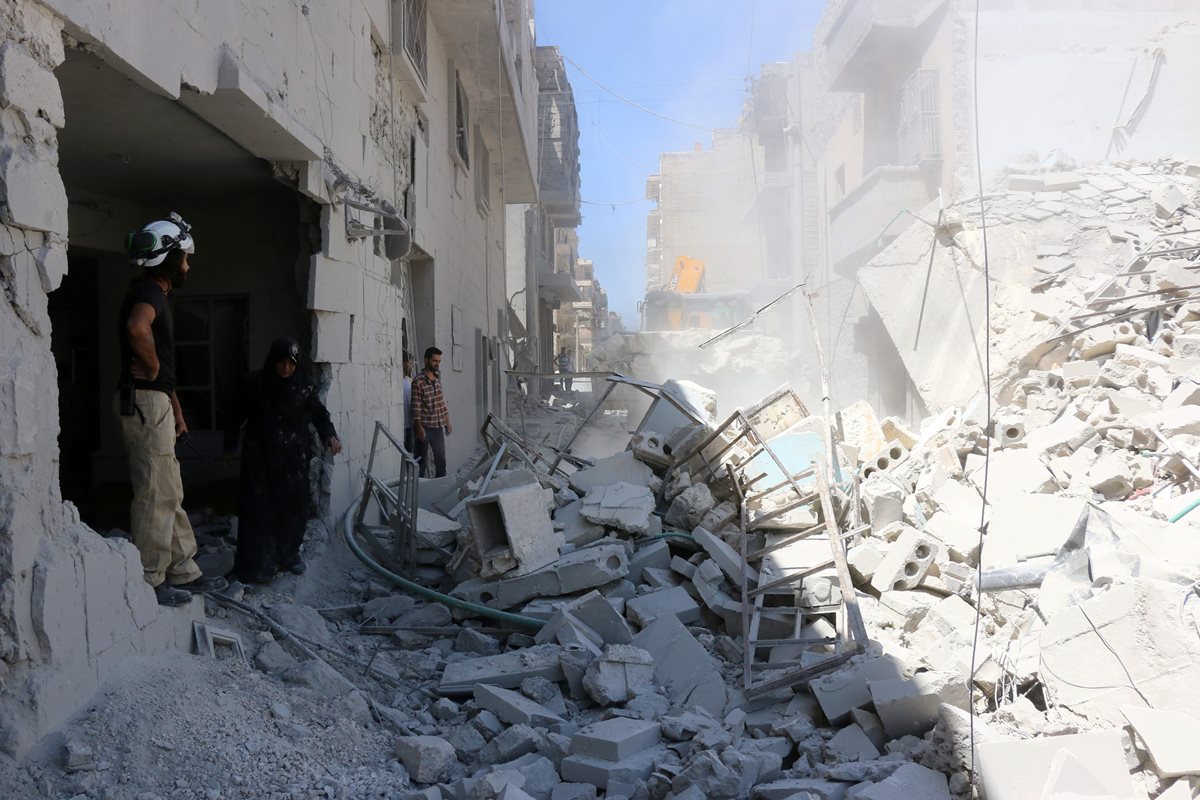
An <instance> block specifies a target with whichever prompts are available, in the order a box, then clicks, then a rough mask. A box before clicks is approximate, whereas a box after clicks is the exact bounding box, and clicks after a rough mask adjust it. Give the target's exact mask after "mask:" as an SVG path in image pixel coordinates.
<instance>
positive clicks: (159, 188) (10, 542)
mask: <svg viewBox="0 0 1200 800" xmlns="http://www.w3.org/2000/svg"><path fill="white" fill-rule="evenodd" d="M0 26H2V27H3V29H4V40H3V43H2V44H0V108H2V109H3V110H4V112H5V113H4V114H2V115H0V150H2V153H3V155H2V156H0V283H2V284H3V287H4V290H5V291H4V297H3V299H2V300H0V337H2V340H3V341H4V343H5V348H4V349H5V352H4V354H3V356H0V486H2V487H3V488H2V489H0V519H2V520H3V525H0V731H2V732H3V740H2V741H0V750H3V751H4V752H5V753H7V754H10V755H15V754H19V753H21V752H22V751H23V750H24V749H25V748H27V747H28V746H29V744H30V743H31V742H32V741H35V740H36V739H37V738H38V737H39V736H40V735H41V733H42V732H44V731H46V730H48V729H49V728H50V727H52V726H54V725H56V724H57V723H59V722H61V721H62V720H63V719H64V718H65V717H66V716H67V715H68V714H70V713H72V712H73V711H74V710H75V708H76V707H77V706H78V704H79V703H80V702H82V701H83V700H84V699H85V698H87V697H88V696H89V695H90V694H91V693H92V692H93V691H94V690H95V688H96V687H97V686H98V685H99V683H100V682H101V681H103V680H104V678H105V677H106V675H108V674H109V673H110V672H111V671H112V670H113V669H114V668H115V667H116V666H117V665H118V664H119V663H120V662H121V661H122V659H124V658H125V657H127V656H131V655H135V654H152V653H156V652H161V651H163V650H167V649H171V648H174V647H187V646H188V644H189V642H190V637H191V633H190V630H191V629H190V622H191V620H192V618H193V615H194V614H196V613H200V614H202V611H196V610H195V609H194V608H193V609H192V610H188V609H184V610H180V611H174V612H172V611H166V610H163V609H160V608H159V607H158V606H157V605H156V604H155V601H154V597H153V594H152V592H151V591H150V589H149V587H147V586H146V585H145V584H144V583H143V582H142V581H141V580H140V577H139V576H140V566H139V564H138V560H137V555H136V552H135V551H134V550H133V548H132V546H130V545H129V544H127V543H125V542H123V541H122V540H120V539H116V538H104V537H101V536H100V535H98V534H97V533H95V532H94V529H105V528H106V527H108V526H110V525H112V526H115V525H117V524H119V523H118V520H119V510H120V508H121V506H122V502H123V501H122V498H123V496H124V497H127V492H128V489H127V487H126V488H125V489H122V482H123V481H124V480H125V477H124V476H125V469H124V464H123V455H122V453H121V446H120V442H119V436H118V431H117V426H116V420H115V419H114V418H113V416H112V413H111V406H112V400H111V398H112V396H113V393H114V389H115V382H116V376H117V354H116V342H115V341H114V338H115V337H114V336H113V334H112V331H113V330H114V329H115V326H116V319H115V317H116V313H117V305H118V303H119V300H120V296H121V293H122V291H123V288H124V286H125V285H126V284H127V283H128V280H129V278H130V277H131V270H130V267H129V266H128V264H127V261H126V258H125V255H124V253H123V251H122V247H123V238H124V235H125V233H126V232H127V231H130V230H134V229H136V228H137V227H138V226H140V225H141V224H142V223H144V222H146V221H148V220H151V219H154V218H157V217H161V216H163V215H165V214H167V213H168V212H170V211H177V212H179V213H180V214H182V215H183V216H184V217H185V218H186V219H187V220H188V221H189V222H191V223H192V225H193V226H194V229H193V233H194V235H195V238H196V242H197V249H196V253H195V256H194V258H193V260H192V263H193V268H192V271H191V273H190V276H189V280H188V284H187V286H186V288H185V289H183V290H181V291H180V292H178V296H177V297H175V309H176V310H175V317H176V320H177V322H176V326H177V339H178V355H179V370H178V371H179V377H180V389H179V395H180V399H181V402H182V403H183V405H184V408H185V413H186V415H187V417H188V419H189V424H190V427H191V430H192V439H193V443H194V447H195V449H196V451H197V452H198V455H195V456H184V457H182V458H181V460H182V461H183V474H184V480H185V491H187V492H188V493H189V494H190V495H191V496H193V497H200V496H205V491H206V487H211V486H216V487H219V485H220V483H221V481H222V480H227V479H228V478H230V477H231V476H230V475H229V474H228V473H226V472H224V471H223V467H222V466H221V465H220V463H219V460H217V461H216V462H214V461H213V458H214V457H215V456H217V455H219V452H220V448H221V444H220V440H221V435H222V431H223V429H224V428H225V427H226V426H227V425H228V419H229V418H228V410H227V407H228V403H229V400H230V393H231V392H233V391H234V390H235V389H236V386H237V382H238V380H239V378H240V375H241V374H242V373H243V372H244V371H245V370H246V369H248V368H256V367H257V366H259V365H260V364H261V362H262V359H263V357H264V355H265V352H266V348H267V345H268V344H269V342H270V341H271V340H272V339H274V338H275V337H277V336H281V335H293V336H296V337H297V338H299V339H300V341H301V342H302V343H303V346H304V348H305V350H306V351H308V352H309V353H310V354H311V356H312V360H313V362H314V366H315V368H316V373H317V376H318V378H319V381H320V383H321V392H322V396H323V398H324V400H325V403H326V405H327V406H328V407H329V409H330V411H331V412H332V414H333V418H334V423H335V424H336V426H337V428H338V431H339V434H340V436H341V438H342V440H343V442H344V445H345V449H344V450H343V452H342V454H341V455H340V456H337V457H327V458H326V459H325V460H324V461H323V463H322V464H321V471H320V477H319V479H318V480H317V481H316V482H315V483H314V487H313V491H314V495H315V496H316V498H317V499H318V500H319V501H320V504H321V507H322V509H323V511H324V513H325V514H327V515H329V518H330V519H332V518H333V515H336V514H340V512H341V511H342V510H343V509H345V508H346V507H347V505H348V504H349V503H350V502H351V500H352V499H353V498H354V497H355V496H356V495H357V494H358V493H359V492H360V491H361V474H362V470H363V468H364V466H365V463H366V459H367V457H368V449H369V446H370V441H371V438H370V437H371V432H372V429H373V426H374V424H375V422H376V421H381V422H383V423H385V424H387V425H388V426H389V427H391V428H392V429H394V430H399V429H400V428H402V427H403V420H402V419H401V392H402V375H401V354H402V352H403V351H405V350H409V351H412V352H414V353H418V354H419V353H420V352H421V351H422V350H423V349H424V348H425V347H427V346H431V345H433V346H437V347H439V348H441V349H442V350H443V351H444V353H445V361H444V362H443V377H444V381H445V384H446V386H447V392H446V395H447V400H448V402H449V406H450V413H451V416H452V418H453V420H454V423H455V434H454V436H452V437H451V438H450V439H449V441H448V447H449V451H450V459H451V461H452V462H456V461H461V460H462V459H463V458H465V457H466V456H467V454H468V453H470V452H471V451H472V450H473V449H474V448H475V446H476V444H477V440H476V434H475V431H476V430H477V429H478V423H480V422H481V421H482V419H483V418H484V417H485V416H486V414H487V413H489V412H499V411H501V410H502V400H503V392H502V375H503V373H502V369H503V367H504V366H505V364H504V361H505V358H506V356H505V351H504V342H505V338H506V334H505V332H506V331H507V330H508V318H507V310H506V309H507V302H506V299H507V297H506V291H507V290H506V285H505V283H506V280H505V238H506V227H507V226H506V224H505V223H506V206H508V205H509V204H527V203H533V202H535V201H536V199H537V195H538V171H539V163H538V154H537V139H538V134H537V105H538V93H539V92H538V81H537V76H536V71H535V70H536V57H535V49H534V30H533V22H532V3H531V2H530V0H447V1H446V2H441V1H440V0H439V2H429V0H353V1H352V2H345V3H325V4H319V3H303V4H298V3H294V2H291V0H258V2H253V3H238V2H233V1H232V0H213V2H206V3H203V4H200V5H195V4H193V5H192V6H190V7H189V8H187V9H183V8H182V7H179V6H178V5H176V4H170V3H158V2H151V1H150V0H130V1H129V2H125V3H121V4H118V5H113V4H96V3H92V2H86V0H12V2H9V3H8V4H6V6H5V8H4V10H2V11H0ZM173 295H174V293H173ZM377 463H380V464H381V465H382V468H383V469H385V470H386V468H387V464H388V462H387V460H386V459H385V460H383V461H382V462H377ZM213 491H214V492H216V491H217V489H213ZM123 492H124V495H123Z"/></svg>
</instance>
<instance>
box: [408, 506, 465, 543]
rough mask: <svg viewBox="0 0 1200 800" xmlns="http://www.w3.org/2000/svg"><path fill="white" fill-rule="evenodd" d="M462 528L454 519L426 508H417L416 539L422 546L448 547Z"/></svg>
mask: <svg viewBox="0 0 1200 800" xmlns="http://www.w3.org/2000/svg"><path fill="white" fill-rule="evenodd" d="M461 530H462V525H459V524H458V522H456V521H455V520H452V519H450V518H449V517H444V516H442V515H441V514H439V513H437V512H436V511H430V510H429V509H426V508H418V509H417V541H418V543H419V544H420V545H421V546H423V547H450V546H452V545H453V544H454V543H455V540H456V538H457V536H458V532H459V531H461Z"/></svg>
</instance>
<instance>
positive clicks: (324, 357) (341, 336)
mask: <svg viewBox="0 0 1200 800" xmlns="http://www.w3.org/2000/svg"><path fill="white" fill-rule="evenodd" d="M353 320H354V315H353V314H340V313H337V312H333V311H314V312H313V321H314V323H315V324H314V328H313V356H312V357H313V361H317V362H321V363H327V364H347V363H349V362H350V335H351V332H352V330H353Z"/></svg>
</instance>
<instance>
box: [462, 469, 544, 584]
mask: <svg viewBox="0 0 1200 800" xmlns="http://www.w3.org/2000/svg"><path fill="white" fill-rule="evenodd" d="M544 491H545V490H543V489H542V487H541V486H539V485H537V484H530V485H525V486H515V487H513V488H510V489H503V490H501V491H499V492H494V493H491V494H488V495H484V496H483V497H477V498H475V499H474V500H471V501H470V502H469V503H467V513H468V514H469V516H470V519H471V535H472V537H473V538H474V540H475V547H476V549H477V550H478V552H479V558H480V562H481V564H482V566H481V568H480V576H481V577H484V578H491V577H494V576H496V575H500V574H502V573H506V574H509V575H511V576H512V577H516V576H520V575H528V574H529V573H531V572H534V571H536V570H539V569H541V568H542V567H544V566H546V565H547V564H551V563H553V562H554V561H556V560H557V559H558V553H559V550H560V549H561V548H562V545H563V543H564V540H563V535H562V534H561V533H558V532H556V531H555V530H554V524H553V523H552V522H551V521H550V515H549V513H548V512H547V510H546V498H545V497H544V495H543V492H544Z"/></svg>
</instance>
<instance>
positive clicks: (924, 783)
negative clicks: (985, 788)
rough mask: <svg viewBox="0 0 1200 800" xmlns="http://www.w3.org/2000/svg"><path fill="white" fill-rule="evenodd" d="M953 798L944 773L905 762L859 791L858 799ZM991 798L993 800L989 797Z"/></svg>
mask: <svg viewBox="0 0 1200 800" xmlns="http://www.w3.org/2000/svg"><path fill="white" fill-rule="evenodd" d="M901 797H902V798H904V800H951V798H950V786H949V784H948V783H947V781H946V776H945V775H943V774H942V773H940V772H938V771H936V770H932V769H929V768H928V767H922V766H921V765H919V764H905V765H904V766H902V767H900V768H899V769H898V770H896V771H895V772H893V773H892V775H891V777H890V778H886V779H884V780H882V781H880V782H879V783H876V784H874V785H873V786H868V787H867V788H866V789H864V790H863V791H861V792H859V793H858V798H857V800H897V798H901ZM989 800H993V799H992V798H990V797H989Z"/></svg>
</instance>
